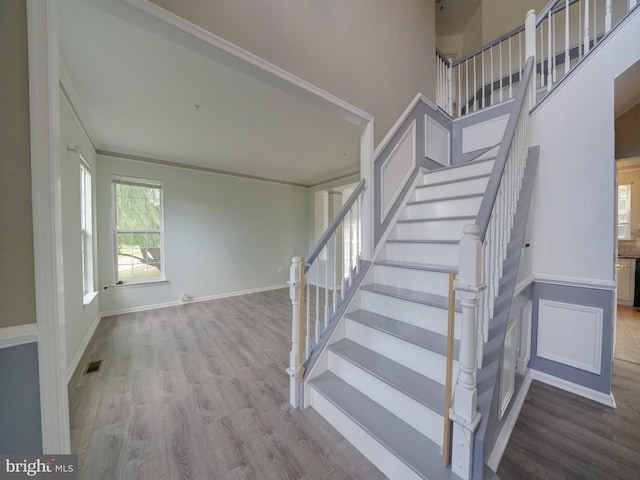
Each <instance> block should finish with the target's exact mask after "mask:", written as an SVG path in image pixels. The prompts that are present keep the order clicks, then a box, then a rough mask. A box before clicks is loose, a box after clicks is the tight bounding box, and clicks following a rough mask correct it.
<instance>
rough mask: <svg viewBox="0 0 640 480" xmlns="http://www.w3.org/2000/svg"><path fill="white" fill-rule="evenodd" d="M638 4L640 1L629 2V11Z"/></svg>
mask: <svg viewBox="0 0 640 480" xmlns="http://www.w3.org/2000/svg"><path fill="white" fill-rule="evenodd" d="M637 4H638V0H629V11H631V9H632V8H633V7H635V6H636V5H637Z"/></svg>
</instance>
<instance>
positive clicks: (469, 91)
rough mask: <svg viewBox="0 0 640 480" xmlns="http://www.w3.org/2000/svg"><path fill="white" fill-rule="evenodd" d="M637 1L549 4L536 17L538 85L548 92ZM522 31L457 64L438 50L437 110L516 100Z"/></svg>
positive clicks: (454, 111)
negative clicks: (438, 93)
mask: <svg viewBox="0 0 640 480" xmlns="http://www.w3.org/2000/svg"><path fill="white" fill-rule="evenodd" d="M637 3H638V2H637V0H619V1H617V2H615V4H614V2H613V0H551V1H550V2H549V3H548V4H547V5H546V6H545V7H544V9H542V11H541V12H540V14H539V15H538V16H537V18H536V45H537V46H538V52H539V53H538V59H539V63H537V64H536V69H535V70H536V75H537V81H536V86H537V87H538V88H543V89H546V90H547V91H550V90H551V89H552V88H553V85H555V84H556V83H557V82H559V81H561V80H562V79H563V78H564V77H566V76H567V75H568V74H569V72H570V71H571V70H572V69H573V68H575V66H576V65H577V64H578V63H579V62H580V60H582V58H583V57H584V56H585V55H586V54H588V53H589V51H590V50H591V49H593V47H595V46H596V45H597V44H598V43H599V42H600V41H601V40H602V38H603V37H604V36H605V35H606V34H608V33H609V31H610V30H611V29H612V28H613V27H614V26H615V25H617V24H618V23H619V22H620V21H621V20H622V19H623V18H624V17H625V16H626V15H627V14H629V13H630V12H631V10H632V9H634V8H635V7H636V5H637ZM524 30H525V28H524V25H522V26H520V27H517V28H515V29H514V30H512V31H511V32H509V33H506V34H505V35H503V36H501V37H500V38H498V39H496V40H494V41H493V42H490V43H488V44H486V45H484V46H482V47H480V48H479V49H478V50H475V51H474V52H471V53H469V54H468V55H465V56H464V57H462V58H460V59H457V60H455V61H453V62H450V61H449V60H447V59H446V58H445V55H444V54H442V53H440V52H439V51H437V49H436V71H437V76H436V81H437V86H436V91H437V92H440V95H438V102H437V104H438V106H439V107H440V108H441V109H442V110H444V111H446V112H447V113H448V114H449V115H451V116H452V117H456V116H457V117H460V116H462V115H466V114H468V113H471V112H475V111H477V110H480V109H482V108H485V107H489V106H491V105H495V104H497V103H500V102H503V101H506V100H510V99H511V98H513V95H514V94H515V91H516V89H515V88H514V87H517V84H518V83H519V82H520V79H521V75H522V71H523V65H524V63H525V59H526V58H527V57H528V56H527V55H526V52H525V48H524V43H525V42H524V35H525V34H524ZM447 95H450V96H451V98H452V100H451V101H449V100H448V98H447Z"/></svg>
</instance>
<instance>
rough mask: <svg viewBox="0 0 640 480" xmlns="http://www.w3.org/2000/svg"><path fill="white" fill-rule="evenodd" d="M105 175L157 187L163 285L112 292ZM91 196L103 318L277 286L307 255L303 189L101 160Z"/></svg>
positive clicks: (108, 195)
mask: <svg viewBox="0 0 640 480" xmlns="http://www.w3.org/2000/svg"><path fill="white" fill-rule="evenodd" d="M112 175H126V176H132V177H140V178H148V179H154V180H161V181H162V182H163V183H164V189H163V200H164V235H165V236H164V249H165V252H164V265H165V272H166V278H167V280H168V282H167V283H166V284H155V285H144V286H118V287H113V283H114V276H113V275H114V274H113V272H114V266H113V265H114V258H113V252H114V247H113V233H112V225H111V218H112V217H111V177H112ZM97 195H98V236H99V238H100V239H101V243H100V249H99V258H98V266H99V270H100V275H99V288H100V289H101V290H100V291H101V293H100V296H101V299H100V305H101V310H102V312H103V313H108V312H117V311H123V310H127V309H132V310H135V309H142V308H144V307H150V306H161V305H167V304H175V303H176V302H179V301H180V298H181V297H182V295H183V294H184V293H188V294H191V295H193V296H194V297H196V299H198V298H200V299H202V298H208V297H212V296H218V295H225V294H232V293H238V292H246V291H252V290H260V289H266V288H272V287H279V286H284V285H285V282H286V281H287V279H288V274H289V265H290V262H291V258H292V257H293V256H294V255H304V254H305V253H306V250H307V203H308V199H307V198H308V197H307V189H306V188H300V187H293V186H288V185H282V184H275V183H268V182H262V181H256V180H248V179H244V178H238V177H232V176H226V175H218V174H213V173H208V172H203V171H197V170H191V169H187V168H177V167H170V166H164V165H159V164H153V163H147V162H138V161H130V160H124V159H118V158H112V157H106V156H102V155H100V156H98V186H97ZM107 285H109V286H110V288H108V289H107V290H104V289H103V287H104V286H107Z"/></svg>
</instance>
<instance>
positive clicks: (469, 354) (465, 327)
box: [450, 224, 483, 479]
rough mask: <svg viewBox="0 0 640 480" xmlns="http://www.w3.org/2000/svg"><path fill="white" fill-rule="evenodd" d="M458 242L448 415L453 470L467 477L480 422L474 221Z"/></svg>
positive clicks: (478, 286) (478, 259) (478, 249)
mask: <svg viewBox="0 0 640 480" xmlns="http://www.w3.org/2000/svg"><path fill="white" fill-rule="evenodd" d="M463 233H464V236H463V237H462V240H460V244H459V256H460V257H459V258H460V261H459V266H460V270H459V272H458V279H457V281H456V282H455V289H456V294H457V296H458V298H459V299H460V303H461V305H462V325H461V337H460V354H459V358H458V365H459V367H460V373H459V374H458V381H457V383H456V387H455V395H454V403H453V407H452V408H451V412H450V417H451V420H453V442H452V445H453V447H452V465H451V469H452V470H453V472H454V473H455V474H456V475H458V476H459V477H460V478H462V479H470V478H471V475H472V466H473V442H474V431H475V429H476V428H477V426H478V424H479V422H480V414H479V413H478V409H477V395H478V393H477V387H476V375H475V374H476V361H477V357H476V346H477V337H476V308H477V303H478V295H479V292H480V291H481V290H482V289H483V285H482V274H481V265H480V262H481V260H482V244H481V243H480V232H479V231H478V227H477V225H475V224H472V225H467V226H465V227H464V230H463Z"/></svg>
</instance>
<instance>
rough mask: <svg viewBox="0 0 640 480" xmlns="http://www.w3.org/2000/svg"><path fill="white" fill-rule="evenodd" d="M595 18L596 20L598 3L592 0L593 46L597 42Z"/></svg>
mask: <svg viewBox="0 0 640 480" xmlns="http://www.w3.org/2000/svg"><path fill="white" fill-rule="evenodd" d="M597 20H598V5H596V0H593V46H594V47H595V46H596V43H598V27H597Z"/></svg>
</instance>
